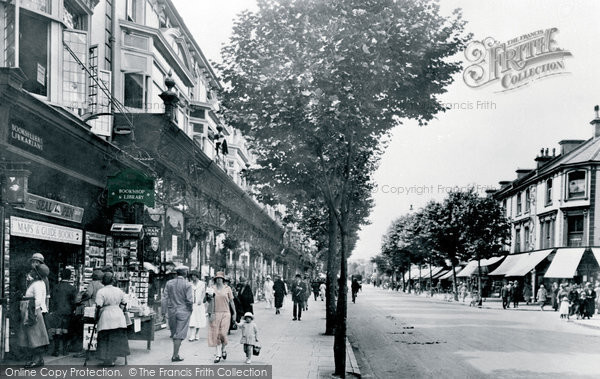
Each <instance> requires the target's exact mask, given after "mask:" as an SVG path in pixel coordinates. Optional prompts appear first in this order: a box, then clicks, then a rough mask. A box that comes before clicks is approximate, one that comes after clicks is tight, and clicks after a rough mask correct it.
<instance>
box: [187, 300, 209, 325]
mask: <svg viewBox="0 0 600 379" xmlns="http://www.w3.org/2000/svg"><path fill="white" fill-rule="evenodd" d="M205 326H206V307H205V306H204V304H194V305H193V308H192V316H191V317H190V328H204V327H205Z"/></svg>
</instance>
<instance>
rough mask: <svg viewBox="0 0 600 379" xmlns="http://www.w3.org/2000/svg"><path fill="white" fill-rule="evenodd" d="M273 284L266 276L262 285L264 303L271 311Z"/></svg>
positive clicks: (268, 276)
mask: <svg viewBox="0 0 600 379" xmlns="http://www.w3.org/2000/svg"><path fill="white" fill-rule="evenodd" d="M273 284H274V283H273V281H272V280H271V275H267V279H266V280H265V282H264V284H263V292H264V294H265V301H266V302H267V307H266V308H267V309H271V308H272V307H273V306H274V304H273V300H274V296H273Z"/></svg>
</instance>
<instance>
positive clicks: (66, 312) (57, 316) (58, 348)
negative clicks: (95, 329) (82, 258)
mask: <svg viewBox="0 0 600 379" xmlns="http://www.w3.org/2000/svg"><path fill="white" fill-rule="evenodd" d="M69 281H71V270H69V269H68V268H64V269H63V270H62V272H61V273H60V282H59V283H58V284H57V285H56V287H55V288H54V290H53V291H52V297H51V299H52V301H51V302H50V314H49V315H48V326H49V327H50V331H51V333H50V334H52V335H54V349H53V350H52V356H54V357H58V356H59V354H62V355H67V354H68V351H69V348H68V342H69V341H68V340H66V339H67V338H68V336H69V326H70V325H71V318H72V316H73V312H74V311H75V302H76V298H77V290H76V289H75V287H73V285H71V284H70V283H69Z"/></svg>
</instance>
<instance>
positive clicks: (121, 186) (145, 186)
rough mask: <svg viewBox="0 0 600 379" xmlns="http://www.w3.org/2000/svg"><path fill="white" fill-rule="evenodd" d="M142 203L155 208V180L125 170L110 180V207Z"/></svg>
mask: <svg viewBox="0 0 600 379" xmlns="http://www.w3.org/2000/svg"><path fill="white" fill-rule="evenodd" d="M122 202H125V203H128V204H135V203H142V204H145V205H146V206H148V207H150V208H152V207H154V179H152V178H148V177H147V176H146V175H144V174H142V173H140V172H137V171H135V170H124V171H121V172H120V173H118V174H117V175H115V176H111V177H109V178H108V205H109V206H111V205H114V204H118V203H122Z"/></svg>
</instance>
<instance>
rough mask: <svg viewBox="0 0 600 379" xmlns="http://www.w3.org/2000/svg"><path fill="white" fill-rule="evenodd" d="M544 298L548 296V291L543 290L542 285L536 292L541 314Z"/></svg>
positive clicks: (544, 302)
mask: <svg viewBox="0 0 600 379" xmlns="http://www.w3.org/2000/svg"><path fill="white" fill-rule="evenodd" d="M546 296H548V291H546V288H544V285H543V284H541V285H540V289H539V290H538V292H537V301H538V304H539V305H540V308H541V310H542V312H543V311H544V305H545V304H546Z"/></svg>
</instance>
